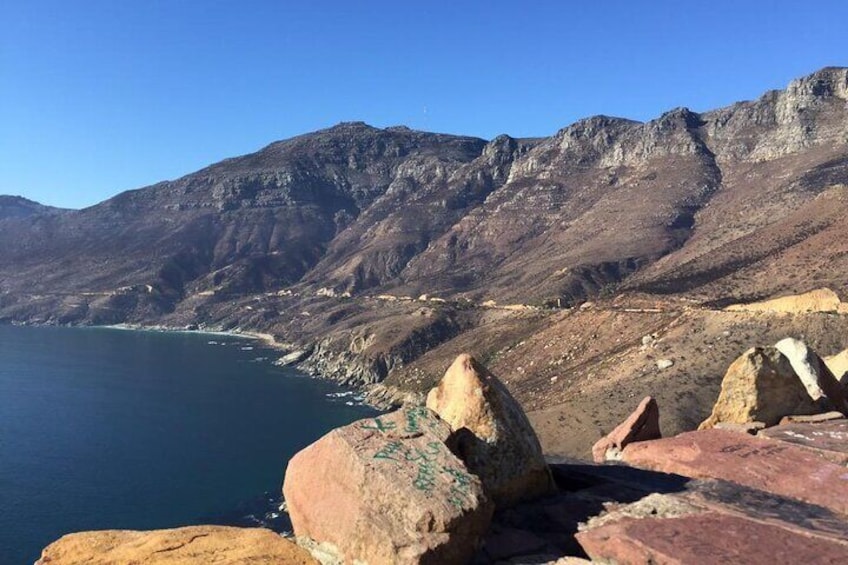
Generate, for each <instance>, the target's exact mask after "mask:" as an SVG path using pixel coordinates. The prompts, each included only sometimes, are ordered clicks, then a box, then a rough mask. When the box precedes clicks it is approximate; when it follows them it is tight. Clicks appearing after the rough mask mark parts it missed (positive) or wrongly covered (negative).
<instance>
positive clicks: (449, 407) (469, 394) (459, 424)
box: [427, 354, 553, 507]
mask: <svg viewBox="0 0 848 565" xmlns="http://www.w3.org/2000/svg"><path fill="white" fill-rule="evenodd" d="M427 408H429V409H431V410H433V411H434V412H435V413H437V414H438V415H439V416H440V417H441V418H442V419H443V420H444V421H445V422H447V423H448V424H449V425H450V427H451V430H452V431H453V432H454V434H453V436H454V441H455V445H456V447H455V449H456V452H457V454H458V455H459V457H460V458H461V459H462V460H463V461H464V462H465V465H466V466H467V467H468V469H469V470H470V471H471V472H472V473H474V474H475V475H477V476H479V477H480V479H481V480H482V481H483V486H484V487H485V489H486V492H487V493H489V494H490V495H491V497H492V499H493V500H494V502H495V504H496V505H497V506H498V507H505V506H510V505H512V504H515V503H516V502H519V501H521V500H527V499H530V498H534V497H537V496H539V495H542V494H545V493H547V492H550V491H551V490H552V488H553V480H552V478H551V474H550V470H549V469H548V465H547V463H546V462H545V458H544V457H543V455H542V447H541V445H540V444H539V438H538V437H536V432H535V431H533V428H532V426H531V425H530V421H529V420H528V419H527V416H526V415H525V414H524V411H523V410H522V409H521V406H519V404H518V402H517V401H516V400H515V399H514V398H513V397H512V395H511V394H510V393H509V391H508V390H507V389H506V387H505V386H504V385H503V383H501V382H500V381H499V380H498V379H497V378H496V377H495V376H494V375H492V374H491V373H490V372H489V371H488V370H487V369H486V368H485V367H483V366H482V365H480V364H479V363H478V362H477V361H476V360H475V359H474V358H473V357H471V356H470V355H468V354H462V355H460V356H459V357H457V358H456V360H455V361H454V362H453V364H452V365H451V366H450V368H449V369H448V370H447V372H446V373H445V376H444V377H443V378H442V380H441V382H439V384H438V386H437V387H436V388H434V389H432V390H431V391H430V393H429V394H428V395H427Z"/></svg>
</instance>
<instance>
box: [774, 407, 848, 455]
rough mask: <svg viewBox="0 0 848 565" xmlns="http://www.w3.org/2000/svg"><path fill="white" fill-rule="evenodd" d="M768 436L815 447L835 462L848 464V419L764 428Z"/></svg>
mask: <svg viewBox="0 0 848 565" xmlns="http://www.w3.org/2000/svg"><path fill="white" fill-rule="evenodd" d="M759 435H761V436H762V437H766V438H771V439H776V440H780V441H785V442H788V443H794V444H796V445H801V446H804V447H809V448H811V449H815V450H817V451H819V452H821V453H822V455H823V456H824V457H826V458H827V459H829V460H830V461H833V462H834V463H837V464H841V465H845V464H848V420H846V419H844V418H843V419H840V420H830V421H823V422H813V423H794V424H785V425H781V426H775V427H773V428H768V429H767V430H763V431H762V432H761V433H760V434H759Z"/></svg>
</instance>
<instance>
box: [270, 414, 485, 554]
mask: <svg viewBox="0 0 848 565" xmlns="http://www.w3.org/2000/svg"><path fill="white" fill-rule="evenodd" d="M450 435H451V430H450V428H449V427H448V425H447V424H446V423H445V422H443V421H441V420H440V419H439V418H438V416H437V415H436V414H435V413H433V412H432V411H430V410H428V409H427V408H424V407H407V408H403V409H401V410H398V411H397V412H393V413H391V414H387V415H384V416H379V417H376V418H369V419H366V420H360V421H358V422H355V423H353V424H350V425H348V426H344V427H341V428H337V429H335V430H333V431H331V432H330V433H328V434H327V435H325V436H324V437H322V438H321V439H319V440H318V441H317V442H315V443H313V444H312V445H310V446H308V447H307V448H305V449H303V450H302V451H300V452H299V453H297V454H296V455H295V456H294V457H293V458H292V460H291V461H290V462H289V465H288V469H287V470H286V476H285V482H284V485H283V493H284V496H285V499H286V503H287V504H288V509H289V515H290V517H291V521H292V524H293V526H294V532H295V534H296V535H297V536H298V537H308V538H311V539H313V540H315V541H318V542H326V543H329V544H332V545H334V546H335V547H336V548H337V549H338V552H339V554H340V555H341V556H342V557H343V558H344V560H345V561H346V562H352V561H353V560H354V559H359V560H362V561H367V562H368V563H370V564H372V565H376V564H380V563H463V562H465V561H467V560H468V559H469V558H470V556H471V555H472V553H473V552H474V550H475V548H476V546H477V545H478V543H479V541H480V539H481V538H482V536H483V534H484V533H485V531H486V530H487V528H488V526H489V522H490V520H491V515H492V509H493V506H492V504H491V502H490V500H489V498H488V497H487V496H486V494H485V493H484V491H483V486H482V484H481V482H480V480H479V479H478V478H477V477H476V476H474V475H473V474H471V473H469V472H468V470H467V469H466V467H465V465H464V464H463V463H462V461H460V460H459V459H457V458H456V456H454V455H453V453H451V451H450V450H449V449H448V447H447V446H446V445H445V441H446V440H448V438H449V436H450Z"/></svg>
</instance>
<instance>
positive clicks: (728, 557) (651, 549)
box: [577, 512, 848, 565]
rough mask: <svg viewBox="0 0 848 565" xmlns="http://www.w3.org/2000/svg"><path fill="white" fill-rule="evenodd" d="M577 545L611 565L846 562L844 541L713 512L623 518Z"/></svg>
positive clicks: (579, 536) (583, 536)
mask: <svg viewBox="0 0 848 565" xmlns="http://www.w3.org/2000/svg"><path fill="white" fill-rule="evenodd" d="M577 541H578V542H579V543H580V545H581V546H582V547H583V549H584V550H585V551H586V553H587V554H588V555H589V557H591V558H592V560H593V561H595V560H597V561H603V562H613V563H663V564H687V563H697V564H699V565H711V564H716V565H726V564H729V563H745V564H747V565H756V564H762V565H775V564H777V563H798V564H802V563H803V564H812V563H834V564H836V563H848V545H846V543H844V542H840V541H836V540H833V539H827V538H821V537H818V536H814V535H806V534H804V533H800V532H796V531H791V530H786V529H784V528H781V527H779V526H775V525H771V524H762V523H759V522H756V521H753V520H749V519H746V518H742V517H739V516H732V515H728V514H720V513H715V512H703V513H697V514H688V515H685V516H678V517H674V518H657V519H652V518H643V519H638V518H624V519H622V520H619V521H616V522H612V523H608V524H605V525H602V526H598V527H596V528H593V529H590V530H588V531H584V532H581V533H579V534H577Z"/></svg>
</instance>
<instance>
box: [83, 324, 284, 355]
mask: <svg viewBox="0 0 848 565" xmlns="http://www.w3.org/2000/svg"><path fill="white" fill-rule="evenodd" d="M79 327H85V328H103V329H108V330H121V331H143V332H162V333H184V334H197V335H214V336H221V337H224V336H225V337H235V338H239V339H255V340H259V341H263V342H265V344H266V345H267V346H268V347H270V348H272V349H275V350H277V351H287V350H288V348H287V347H286V346H285V345H284V344H282V343H280V342H278V341H277V340H276V338H275V337H274V336H273V335H271V334H269V333H263V332H253V331H243V330H238V329H237V330H208V329H187V328H180V327H172V326H161V325H153V326H146V325H143V324H110V325H106V326H79Z"/></svg>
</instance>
